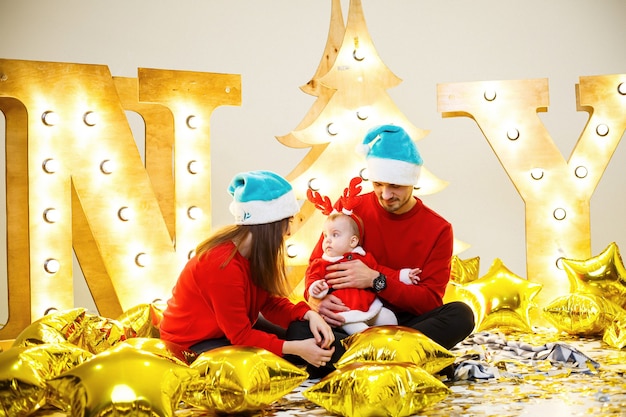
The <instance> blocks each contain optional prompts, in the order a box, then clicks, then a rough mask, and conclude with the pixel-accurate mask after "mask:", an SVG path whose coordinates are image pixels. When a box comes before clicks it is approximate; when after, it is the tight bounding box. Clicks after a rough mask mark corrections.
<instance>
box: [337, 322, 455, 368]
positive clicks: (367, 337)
mask: <svg viewBox="0 0 626 417" xmlns="http://www.w3.org/2000/svg"><path fill="white" fill-rule="evenodd" d="M341 343H342V344H343V345H344V347H345V348H346V352H345V353H344V354H343V355H342V356H341V358H339V360H338V361H337V363H335V367H336V368H342V367H344V366H346V365H348V364H351V363H355V362H361V363H382V362H409V363H413V364H415V365H418V366H420V367H422V368H423V369H424V370H426V371H427V372H429V373H431V374H434V373H436V372H439V371H440V370H442V369H443V368H445V367H446V366H448V365H451V364H452V363H454V360H455V359H456V357H455V356H454V355H453V354H452V353H451V352H450V351H449V350H447V349H446V348H444V347H443V346H441V345H439V344H438V343H436V342H434V341H432V340H431V339H429V338H428V337H427V336H425V335H424V334H422V333H420V332H418V331H417V330H415V329H412V328H410V327H403V326H374V327H370V328H368V329H365V330H363V331H362V332H359V333H354V334H352V335H350V336H348V337H347V338H345V339H343V340H342V341H341Z"/></svg>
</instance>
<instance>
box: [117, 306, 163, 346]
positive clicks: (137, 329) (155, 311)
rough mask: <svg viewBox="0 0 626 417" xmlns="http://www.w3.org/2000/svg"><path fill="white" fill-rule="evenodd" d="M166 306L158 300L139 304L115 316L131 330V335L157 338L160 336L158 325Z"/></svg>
mask: <svg viewBox="0 0 626 417" xmlns="http://www.w3.org/2000/svg"><path fill="white" fill-rule="evenodd" d="M166 306H167V304H165V303H158V302H153V303H150V304H139V305H137V306H135V307H132V308H129V309H128V310H126V311H125V312H124V313H123V314H122V315H121V316H119V317H118V318H117V321H119V322H120V323H122V325H124V327H126V328H128V329H131V330H132V333H133V334H132V337H155V338H158V337H159V336H160V332H159V325H160V324H161V320H162V319H163V311H164V310H165V307H166Z"/></svg>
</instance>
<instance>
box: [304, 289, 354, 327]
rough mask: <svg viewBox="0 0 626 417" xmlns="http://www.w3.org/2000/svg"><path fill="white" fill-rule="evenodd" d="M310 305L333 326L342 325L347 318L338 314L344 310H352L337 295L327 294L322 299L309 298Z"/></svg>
mask: <svg viewBox="0 0 626 417" xmlns="http://www.w3.org/2000/svg"><path fill="white" fill-rule="evenodd" d="M309 305H310V306H311V308H313V309H314V310H315V311H317V312H318V313H319V315H320V316H321V317H322V318H323V319H324V320H325V321H326V323H328V324H330V325H331V326H334V327H338V326H342V325H343V323H344V322H345V321H346V319H345V318H344V317H343V316H341V315H339V314H337V313H339V312H342V311H348V310H350V308H349V307H347V306H346V305H345V304H344V303H343V301H341V299H340V298H339V297H337V296H335V295H332V294H330V295H327V296H326V297H324V298H322V299H321V300H320V299H316V298H309Z"/></svg>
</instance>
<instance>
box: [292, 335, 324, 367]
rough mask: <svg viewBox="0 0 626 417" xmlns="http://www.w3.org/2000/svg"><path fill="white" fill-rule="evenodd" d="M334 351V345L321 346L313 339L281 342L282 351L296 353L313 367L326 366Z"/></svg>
mask: <svg viewBox="0 0 626 417" xmlns="http://www.w3.org/2000/svg"><path fill="white" fill-rule="evenodd" d="M334 352H335V347H334V346H333V347H332V348H330V349H324V348H321V347H320V346H319V345H318V344H317V342H316V341H315V339H304V340H287V341H286V342H285V343H284V344H283V353H285V354H292V355H298V356H300V357H301V358H302V359H304V360H305V361H307V362H308V363H310V364H311V365H313V366H315V367H318V368H319V367H320V366H326V364H327V363H328V362H330V359H331V358H332V356H333V353H334Z"/></svg>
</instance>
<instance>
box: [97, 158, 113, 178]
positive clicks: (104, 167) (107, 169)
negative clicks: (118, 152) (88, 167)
mask: <svg viewBox="0 0 626 417" xmlns="http://www.w3.org/2000/svg"><path fill="white" fill-rule="evenodd" d="M113 168H115V167H114V164H113V162H112V161H111V160H110V159H105V160H104V161H102V162H100V171H102V173H103V174H107V175H109V174H110V173H111V172H113Z"/></svg>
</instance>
